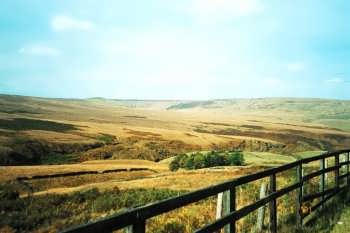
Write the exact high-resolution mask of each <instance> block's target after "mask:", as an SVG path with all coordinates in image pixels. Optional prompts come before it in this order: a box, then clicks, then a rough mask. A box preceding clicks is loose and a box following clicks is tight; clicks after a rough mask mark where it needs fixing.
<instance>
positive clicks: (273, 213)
mask: <svg viewBox="0 0 350 233" xmlns="http://www.w3.org/2000/svg"><path fill="white" fill-rule="evenodd" d="M274 192H276V174H272V175H271V176H270V193H274ZM270 232H271V233H276V232H277V204H276V199H272V201H270Z"/></svg>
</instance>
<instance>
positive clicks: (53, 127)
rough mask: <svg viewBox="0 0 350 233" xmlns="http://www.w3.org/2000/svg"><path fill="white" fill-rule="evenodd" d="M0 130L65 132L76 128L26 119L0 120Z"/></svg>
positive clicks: (52, 122)
mask: <svg viewBox="0 0 350 233" xmlns="http://www.w3.org/2000/svg"><path fill="white" fill-rule="evenodd" d="M0 129H7V130H16V131H18V130H45V131H53V132H66V131H69V130H76V129H77V128H76V126H74V125H71V124H64V123H59V122H54V121H44V120H35V119H27V118H14V119H8V120H7V119H0Z"/></svg>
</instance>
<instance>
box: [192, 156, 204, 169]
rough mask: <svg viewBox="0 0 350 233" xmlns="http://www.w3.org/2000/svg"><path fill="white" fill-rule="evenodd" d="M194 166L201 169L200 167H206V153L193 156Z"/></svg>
mask: <svg viewBox="0 0 350 233" xmlns="http://www.w3.org/2000/svg"><path fill="white" fill-rule="evenodd" d="M193 167H194V169H199V168H204V167H206V164H205V159H204V155H203V154H201V153H197V154H195V155H194V157H193Z"/></svg>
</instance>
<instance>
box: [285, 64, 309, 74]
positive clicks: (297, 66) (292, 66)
mask: <svg viewBox="0 0 350 233" xmlns="http://www.w3.org/2000/svg"><path fill="white" fill-rule="evenodd" d="M304 69H305V65H304V64H303V63H301V62H292V63H289V64H287V70H288V71H289V72H293V73H294V72H300V71H302V70H304Z"/></svg>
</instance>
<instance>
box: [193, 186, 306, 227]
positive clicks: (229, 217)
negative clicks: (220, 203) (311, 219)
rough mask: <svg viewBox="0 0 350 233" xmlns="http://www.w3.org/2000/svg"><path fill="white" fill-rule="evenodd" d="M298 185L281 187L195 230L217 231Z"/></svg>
mask: <svg viewBox="0 0 350 233" xmlns="http://www.w3.org/2000/svg"><path fill="white" fill-rule="evenodd" d="M300 186H301V183H296V184H293V185H291V186H288V187H286V188H283V189H281V190H279V191H277V192H275V193H273V194H269V195H268V196H266V197H265V198H263V199H260V200H258V201H256V202H254V203H252V204H250V205H248V206H245V207H242V208H241V209H239V210H236V211H234V212H232V213H230V214H229V215H226V216H224V217H222V218H221V219H219V220H216V221H215V222H213V223H212V224H208V225H206V226H204V227H202V228H200V229H198V230H197V231H195V232H196V233H211V232H214V231H217V230H219V229H221V228H223V227H224V226H225V225H226V224H228V223H230V222H231V221H232V220H238V219H240V218H243V217H244V216H246V215H248V214H249V213H251V212H253V211H255V210H257V209H258V208H259V207H261V206H264V205H266V204H267V203H269V202H270V201H272V200H273V199H277V198H279V197H281V196H283V195H285V194H286V193H289V192H291V191H293V190H294V189H297V188H300Z"/></svg>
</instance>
